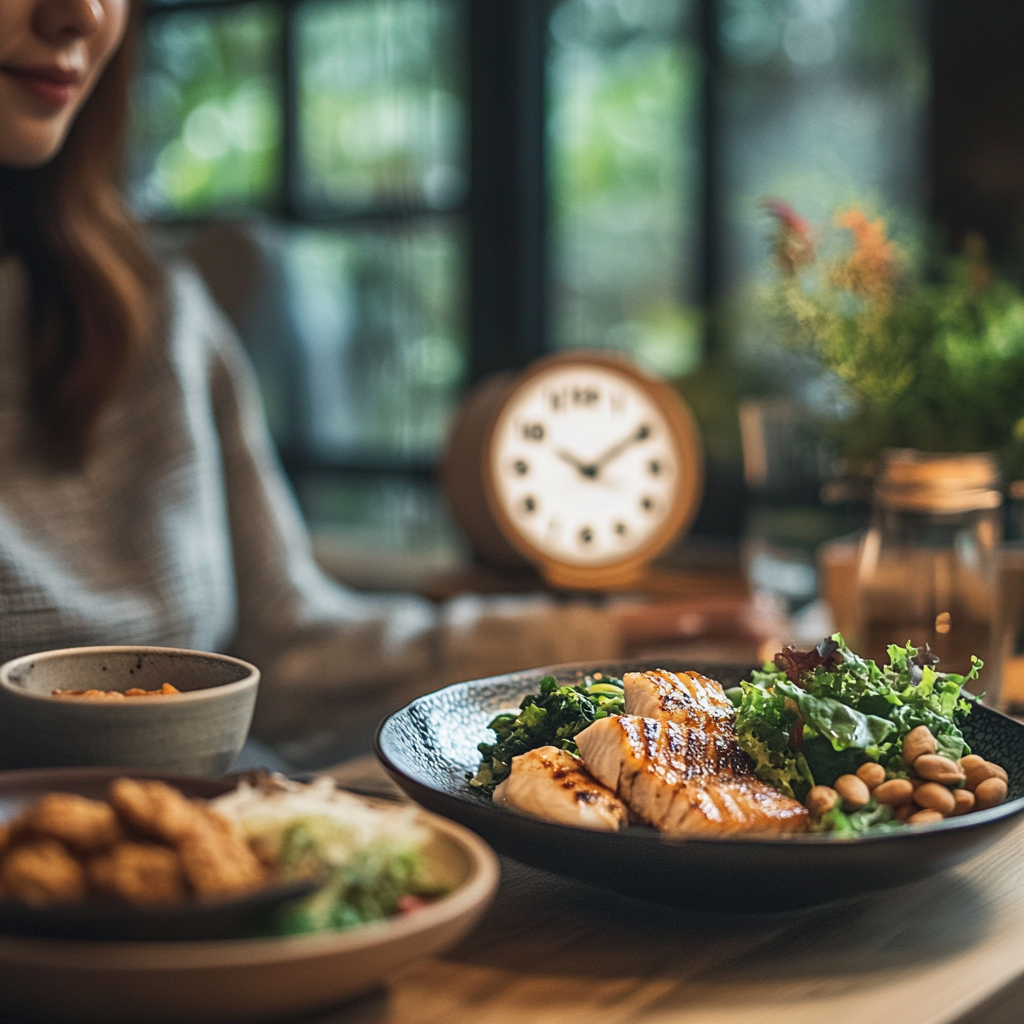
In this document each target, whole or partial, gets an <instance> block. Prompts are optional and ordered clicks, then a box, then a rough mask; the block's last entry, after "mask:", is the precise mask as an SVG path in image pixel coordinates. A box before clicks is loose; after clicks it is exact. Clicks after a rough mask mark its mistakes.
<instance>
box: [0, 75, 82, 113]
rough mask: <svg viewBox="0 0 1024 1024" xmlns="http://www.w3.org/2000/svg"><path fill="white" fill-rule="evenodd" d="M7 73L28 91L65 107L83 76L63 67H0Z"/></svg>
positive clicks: (57, 105) (54, 104) (52, 103)
mask: <svg viewBox="0 0 1024 1024" xmlns="http://www.w3.org/2000/svg"><path fill="white" fill-rule="evenodd" d="M0 71H2V72H3V73H4V74H5V75H7V76H8V77H9V78H11V79H13V80H14V81H15V82H17V83H18V85H20V86H21V87H22V88H23V89H25V90H26V92H29V93H31V94H32V95H33V96H35V97H36V98H37V99H40V100H42V101H43V102H44V103H47V104H49V105H50V106H54V107H63V106H65V105H66V104H67V103H69V102H70V101H71V98H72V97H73V96H74V95H75V93H76V92H77V90H78V84H79V82H80V81H81V80H82V76H81V74H80V73H79V72H77V71H66V70H64V69H63V68H18V67H10V66H7V67H3V68H0Z"/></svg>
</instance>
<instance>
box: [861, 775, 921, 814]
mask: <svg viewBox="0 0 1024 1024" xmlns="http://www.w3.org/2000/svg"><path fill="white" fill-rule="evenodd" d="M871 795H872V796H873V797H874V798H875V799H876V800H877V801H878V802H879V803H880V804H888V805H889V806H890V807H902V806H903V805H904V804H905V803H906V802H907V801H908V800H909V799H910V798H911V797H912V796H913V795H914V786H913V783H911V782H910V780H909V779H890V780H889V781H888V782H883V783H882V784H881V785H880V786H877V787H876V788H875V790H874V792H873V793H872V794H871Z"/></svg>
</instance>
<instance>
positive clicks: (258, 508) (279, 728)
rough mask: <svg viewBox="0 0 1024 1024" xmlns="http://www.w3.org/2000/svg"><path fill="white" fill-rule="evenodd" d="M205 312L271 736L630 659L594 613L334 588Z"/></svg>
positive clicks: (252, 652) (245, 650) (246, 376)
mask: <svg viewBox="0 0 1024 1024" xmlns="http://www.w3.org/2000/svg"><path fill="white" fill-rule="evenodd" d="M204 301H205V302H206V305H207V312H206V318H207V322H208V326H207V328H206V330H207V332H208V338H209V345H210V353H211V358H210V387H211V394H212V398H213V404H214V411H215V416H216V424H217V430H218V434H219V437H220V444H221V450H222V460H223V473H224V483H225V491H226V495H227V506H228V516H229V520H230V529H231V536H232V547H233V554H234V559H235V577H236V581H237V590H238V625H237V629H236V633H235V638H234V642H233V645H232V652H233V653H236V654H237V655H239V656H240V657H243V658H246V659H247V660H250V661H253V662H254V663H255V664H257V665H259V666H260V668H261V669H262V671H263V673H264V679H265V683H264V685H263V687H262V688H261V696H260V707H259V709H258V712H257V730H258V731H259V733H260V734H261V735H263V736H270V737H272V736H275V735H276V736H283V735H288V734H295V733H298V732H304V731H309V730H310V728H311V727H315V726H316V725H317V724H319V725H320V727H326V726H329V725H337V724H338V722H339V721H342V720H343V721H344V722H345V724H346V727H348V728H360V727H364V728H365V729H367V730H368V729H371V728H372V727H373V726H374V725H375V724H376V721H377V720H378V719H379V718H380V717H381V716H382V715H383V714H384V713H386V712H387V711H388V710H389V709H390V708H392V707H395V706H398V705H399V704H401V703H403V702H404V701H405V700H408V699H410V698H411V697H412V696H414V695H416V694H418V693H422V692H425V691H426V690H429V689H431V688H434V687H437V686H441V685H445V684H447V683H450V682H455V681H457V680H459V679H468V678H473V677H478V676H481V675H487V674H491V673H496V672H502V671H508V670H511V669H515V668H526V667H531V666H535V665H544V664H553V663H557V662H559V661H572V660H581V659H590V658H593V659H595V660H601V659H607V658H610V657H614V656H615V655H617V653H618V649H619V644H618V630H617V627H616V626H615V624H614V622H612V621H611V620H610V619H609V617H608V616H607V615H605V614H604V613H603V612H601V611H599V610H596V609H593V608H591V607H589V606H586V605H580V604H568V605H566V604H558V603H555V602H553V601H551V600H550V599H547V598H532V599H526V600H524V599H516V598H505V599H502V598H497V599H495V598H489V599H482V598H478V597H466V598H461V599H456V600H455V601H451V602H448V603H447V604H445V605H441V606H435V605H433V604H431V603H430V602H428V601H426V600H423V599H421V598H417V597H413V596H408V595H407V596H395V597H370V596H367V595H364V594H358V593H355V592H353V591H350V590H347V589H345V588H343V587H341V586H339V585H338V584H336V583H334V582H332V581H331V580H329V579H328V578H327V577H326V576H325V575H324V574H323V573H322V572H321V571H320V569H319V567H318V566H317V565H316V563H315V562H314V560H313V558H312V555H311V553H310V547H309V538H308V535H307V532H306V529H305V525H304V523H303V522H302V519H301V516H300V514H299V511H298V509H297V507H296V504H295V501H294V498H293V496H292V494H291V492H290V490H289V488H288V485H287V483H286V482H285V480H284V477H283V473H282V471H281V467H280V464H279V462H278V460H277V457H276V454H275V452H274V450H273V445H272V442H271V440H270V437H269V435H268V431H267V428H266V423H265V419H264V415H263V410H262V405H261V402H260V399H259V394H258V390H257V387H256V383H255V378H254V374H253V372H252V369H251V366H250V365H249V362H248V359H247V357H246V355H245V353H244V351H243V349H242V347H241V345H240V343H239V342H238V340H237V338H236V337H235V335H234V333H233V331H232V329H231V328H230V326H229V325H228V323H227V321H226V320H225V319H224V318H223V317H222V316H221V315H220V314H219V313H218V312H217V311H216V310H214V309H213V308H212V305H211V304H209V301H208V300H204Z"/></svg>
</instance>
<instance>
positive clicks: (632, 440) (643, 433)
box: [587, 423, 651, 476]
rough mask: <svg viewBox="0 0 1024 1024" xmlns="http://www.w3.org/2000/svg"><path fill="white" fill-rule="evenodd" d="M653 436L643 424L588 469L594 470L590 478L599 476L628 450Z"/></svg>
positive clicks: (600, 456) (649, 429)
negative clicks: (609, 464) (610, 463)
mask: <svg viewBox="0 0 1024 1024" xmlns="http://www.w3.org/2000/svg"><path fill="white" fill-rule="evenodd" d="M650 436H651V428H650V427H649V426H648V425H647V424H646V423H641V424H640V426H639V427H637V428H636V430H634V431H633V433H632V434H630V435H629V437H625V438H623V439H622V440H621V441H619V442H618V444H613V445H612V446H611V448H609V449H608V450H607V451H606V452H604V454H602V455H599V456H598V457H597V458H596V459H595V460H594V461H593V462H592V463H591V464H590V465H589V466H588V467H587V468H588V469H591V470H593V472H592V473H589V474H588V476H597V474H598V473H599V472H600V471H601V470H602V469H604V467H605V466H607V465H608V463H609V462H612V461H613V460H614V459H617V458H618V457H619V456H620V455H621V454H622V453H623V452H624V451H625V450H626V449H627V448H629V447H631V446H632V445H634V444H636V443H637V442H639V441H646V440H647V438H649V437H650Z"/></svg>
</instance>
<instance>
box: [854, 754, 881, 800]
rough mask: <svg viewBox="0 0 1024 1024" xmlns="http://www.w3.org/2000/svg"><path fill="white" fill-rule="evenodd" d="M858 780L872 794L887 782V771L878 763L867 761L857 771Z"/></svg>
mask: <svg viewBox="0 0 1024 1024" xmlns="http://www.w3.org/2000/svg"><path fill="white" fill-rule="evenodd" d="M857 778H858V779H860V781H861V782H863V783H864V785H865V786H867V787H868V789H869V790H871V791H872V792H874V791H875V788H876V787H877V786H880V785H881V784H882V783H883V782H885V769H884V768H883V767H882V766H881V765H880V764H878V763H877V762H876V761H867V762H865V763H864V764H862V765H861V766H860V767H859V768H858V769H857Z"/></svg>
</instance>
